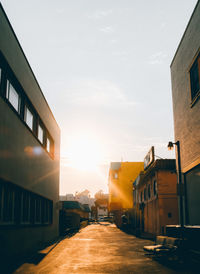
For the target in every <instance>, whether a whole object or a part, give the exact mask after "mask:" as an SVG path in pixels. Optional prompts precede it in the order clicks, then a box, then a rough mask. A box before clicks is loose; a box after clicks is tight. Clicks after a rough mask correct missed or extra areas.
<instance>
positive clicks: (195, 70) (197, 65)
mask: <svg viewBox="0 0 200 274" xmlns="http://www.w3.org/2000/svg"><path fill="white" fill-rule="evenodd" d="M190 85H191V98H192V100H193V99H194V98H195V97H196V96H197V94H198V93H199V91H200V54H199V55H198V57H197V58H196V60H195V61H194V64H193V65H192V67H191V69H190Z"/></svg>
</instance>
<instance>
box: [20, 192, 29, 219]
mask: <svg viewBox="0 0 200 274" xmlns="http://www.w3.org/2000/svg"><path fill="white" fill-rule="evenodd" d="M21 222H22V223H30V193H28V192H26V191H24V192H22V196H21Z"/></svg>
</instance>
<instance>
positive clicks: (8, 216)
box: [2, 185, 14, 223]
mask: <svg viewBox="0 0 200 274" xmlns="http://www.w3.org/2000/svg"><path fill="white" fill-rule="evenodd" d="M2 198H3V222H5V223H12V222H14V191H13V189H12V187H10V185H4V187H3V197H2Z"/></svg>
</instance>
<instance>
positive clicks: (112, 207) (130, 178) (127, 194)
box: [109, 162, 144, 226]
mask: <svg viewBox="0 0 200 274" xmlns="http://www.w3.org/2000/svg"><path fill="white" fill-rule="evenodd" d="M142 170H144V163H143V162H112V163H111V164H110V170H109V211H110V212H111V213H113V214H114V216H115V222H116V223H117V225H118V226H121V216H122V214H123V212H124V211H126V210H129V209H131V208H133V182H134V181H135V179H136V178H137V176H138V175H139V173H140V172H141V171H142Z"/></svg>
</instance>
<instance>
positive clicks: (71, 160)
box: [67, 135, 103, 171]
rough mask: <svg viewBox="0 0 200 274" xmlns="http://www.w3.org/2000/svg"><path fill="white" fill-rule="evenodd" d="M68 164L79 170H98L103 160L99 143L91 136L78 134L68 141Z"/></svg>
mask: <svg viewBox="0 0 200 274" xmlns="http://www.w3.org/2000/svg"><path fill="white" fill-rule="evenodd" d="M67 156H68V165H69V166H71V167H73V168H76V169H78V170H81V171H98V166H99V165H100V164H101V163H102V161H103V153H102V148H101V144H100V143H98V142H97V141H96V140H95V139H94V138H93V137H91V136H87V135H80V136H77V137H75V138H73V139H72V140H71V141H70V143H69V149H68V155H67Z"/></svg>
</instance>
